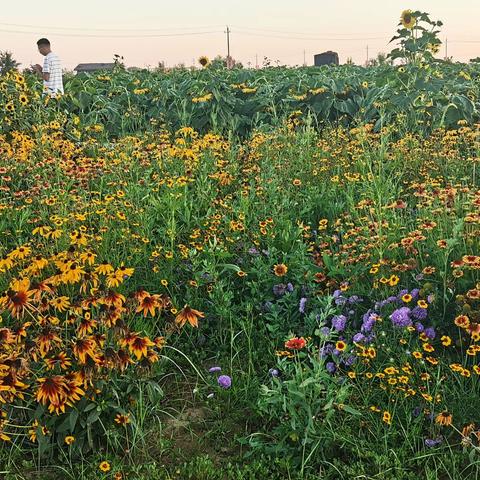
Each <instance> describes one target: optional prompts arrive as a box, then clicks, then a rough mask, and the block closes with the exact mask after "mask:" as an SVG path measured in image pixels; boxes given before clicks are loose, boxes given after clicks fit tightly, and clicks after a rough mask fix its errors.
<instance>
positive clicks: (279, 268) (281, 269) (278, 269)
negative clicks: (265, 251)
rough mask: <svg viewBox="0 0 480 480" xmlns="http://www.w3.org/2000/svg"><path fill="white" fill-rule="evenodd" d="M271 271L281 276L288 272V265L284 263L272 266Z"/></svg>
mask: <svg viewBox="0 0 480 480" xmlns="http://www.w3.org/2000/svg"><path fill="white" fill-rule="evenodd" d="M273 272H274V273H275V275H276V276H277V277H283V276H284V275H286V274H287V272H288V267H287V266H286V265H285V264H284V263H279V264H278V265H274V266H273Z"/></svg>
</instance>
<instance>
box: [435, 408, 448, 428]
mask: <svg viewBox="0 0 480 480" xmlns="http://www.w3.org/2000/svg"><path fill="white" fill-rule="evenodd" d="M435 423H437V424H438V425H443V426H446V427H448V425H451V424H452V414H451V413H448V412H447V411H445V412H442V413H440V414H439V415H437V416H436V417H435Z"/></svg>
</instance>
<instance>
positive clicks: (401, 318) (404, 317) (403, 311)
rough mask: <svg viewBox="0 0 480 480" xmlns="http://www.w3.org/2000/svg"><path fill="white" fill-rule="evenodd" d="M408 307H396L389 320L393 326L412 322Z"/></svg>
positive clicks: (406, 324) (406, 325) (402, 325)
mask: <svg viewBox="0 0 480 480" xmlns="http://www.w3.org/2000/svg"><path fill="white" fill-rule="evenodd" d="M410 313H411V311H410V309H409V308H408V307H401V308H397V310H395V311H394V312H393V313H392V314H391V315H390V320H391V321H392V324H393V326H394V327H409V326H410V325H411V324H412V320H411V318H410Z"/></svg>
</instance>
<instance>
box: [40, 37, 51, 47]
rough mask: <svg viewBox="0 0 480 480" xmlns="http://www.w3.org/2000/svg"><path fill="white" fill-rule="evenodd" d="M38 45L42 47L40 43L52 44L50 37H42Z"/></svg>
mask: <svg viewBox="0 0 480 480" xmlns="http://www.w3.org/2000/svg"><path fill="white" fill-rule="evenodd" d="M37 45H38V46H39V47H40V45H47V47H49V46H50V40H48V38H41V39H40V40H39V41H38V42H37Z"/></svg>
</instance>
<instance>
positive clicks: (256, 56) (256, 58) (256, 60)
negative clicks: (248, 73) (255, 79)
mask: <svg viewBox="0 0 480 480" xmlns="http://www.w3.org/2000/svg"><path fill="white" fill-rule="evenodd" d="M255 68H258V53H256V54H255Z"/></svg>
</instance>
